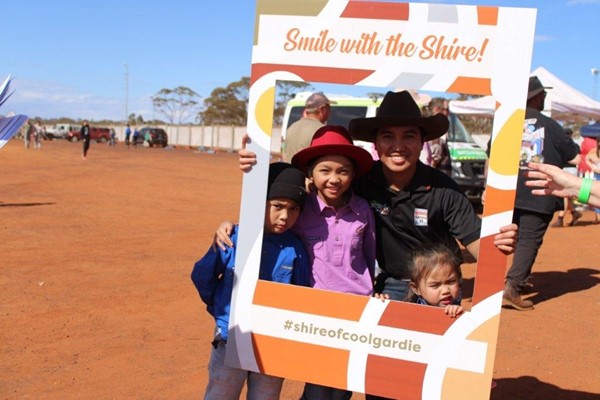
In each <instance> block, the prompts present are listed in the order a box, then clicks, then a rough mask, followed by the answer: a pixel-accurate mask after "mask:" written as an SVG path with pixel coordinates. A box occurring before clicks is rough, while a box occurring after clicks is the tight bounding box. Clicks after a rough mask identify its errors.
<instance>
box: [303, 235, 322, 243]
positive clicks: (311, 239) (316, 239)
mask: <svg viewBox="0 0 600 400" xmlns="http://www.w3.org/2000/svg"><path fill="white" fill-rule="evenodd" d="M306 240H307V241H309V242H320V241H321V236H319V235H313V236H307V237H306Z"/></svg>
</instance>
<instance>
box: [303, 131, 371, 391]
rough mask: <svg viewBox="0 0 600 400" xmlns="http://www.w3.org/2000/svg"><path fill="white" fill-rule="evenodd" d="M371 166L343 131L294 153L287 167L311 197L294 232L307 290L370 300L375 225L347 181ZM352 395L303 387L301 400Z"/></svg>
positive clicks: (317, 137) (320, 135)
mask: <svg viewBox="0 0 600 400" xmlns="http://www.w3.org/2000/svg"><path fill="white" fill-rule="evenodd" d="M372 164H373V158H372V156H371V155H370V154H369V152H368V151H366V150H364V149H362V148H360V147H358V146H355V145H354V144H353V142H352V139H351V137H350V134H349V133H348V131H347V130H346V129H345V128H344V127H342V126H332V125H326V126H324V127H322V128H320V129H319V130H317V131H316V132H315V134H314V136H313V138H312V141H311V143H310V146H309V147H307V148H305V149H303V150H301V151H300V152H298V153H296V155H295V156H294V157H293V158H292V165H295V166H297V167H298V168H300V169H301V170H303V171H304V172H305V173H306V176H307V178H308V180H309V181H310V183H309V187H310V192H311V193H310V194H309V195H308V196H307V199H306V202H305V205H304V208H303V209H302V213H301V215H300V218H298V221H297V223H296V225H295V226H294V228H293V230H294V232H295V233H296V234H297V235H298V236H300V239H301V240H302V241H303V242H304V245H305V247H306V250H307V253H308V256H309V262H310V264H311V266H312V268H311V270H312V273H311V282H310V284H311V286H312V287H314V288H317V289H323V290H333V291H336V292H344V293H352V294H358V295H367V296H371V295H372V294H373V280H374V268H375V220H374V217H373V213H372V211H371V209H370V207H369V204H368V203H367V201H366V200H365V199H363V198H362V197H359V196H357V195H355V194H354V193H353V192H352V190H351V185H352V181H353V180H354V179H355V178H357V177H360V176H362V175H364V174H366V173H367V172H368V171H369V170H370V169H371V165H372ZM351 396H352V392H349V391H347V390H342V389H336V388H330V387H325V386H320V385H315V384H311V383H307V384H306V386H305V388H304V393H303V394H302V400H313V399H315V400H328V399H332V400H333V399H349V398H350V397H351Z"/></svg>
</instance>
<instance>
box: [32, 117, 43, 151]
mask: <svg viewBox="0 0 600 400" xmlns="http://www.w3.org/2000/svg"><path fill="white" fill-rule="evenodd" d="M34 128H35V129H34V132H33V137H34V141H35V148H36V149H38V150H40V149H41V148H42V137H43V136H44V128H42V121H40V120H39V119H38V120H37V121H35V126H34Z"/></svg>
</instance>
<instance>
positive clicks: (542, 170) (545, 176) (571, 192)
mask: <svg viewBox="0 0 600 400" xmlns="http://www.w3.org/2000/svg"><path fill="white" fill-rule="evenodd" d="M528 166H529V168H530V169H531V170H530V171H526V172H525V177H526V178H528V179H531V180H527V181H525V185H526V186H529V187H534V188H538V189H533V190H532V191H531V193H533V194H535V195H538V196H543V195H552V196H558V197H567V198H568V197H577V194H578V192H579V186H580V185H578V184H577V183H578V179H577V178H576V177H575V176H574V175H571V174H569V173H567V172H565V171H563V170H562V169H561V168H558V167H556V166H554V165H549V164H539V163H529V165H528Z"/></svg>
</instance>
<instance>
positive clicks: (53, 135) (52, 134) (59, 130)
mask: <svg viewBox="0 0 600 400" xmlns="http://www.w3.org/2000/svg"><path fill="white" fill-rule="evenodd" d="M80 129H81V125H75V124H68V123H66V124H65V123H61V124H55V125H54V126H53V127H51V128H48V129H46V137H47V138H48V140H52V139H64V138H65V137H66V136H67V135H68V134H69V132H71V131H79V130H80Z"/></svg>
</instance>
